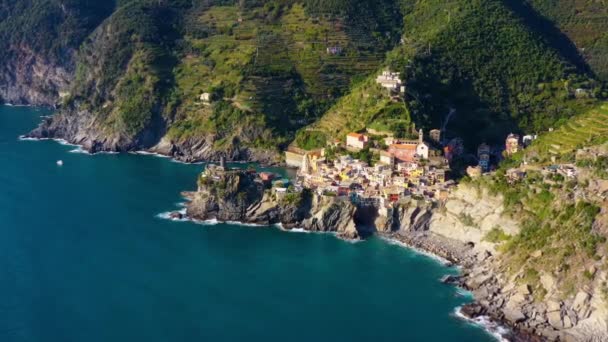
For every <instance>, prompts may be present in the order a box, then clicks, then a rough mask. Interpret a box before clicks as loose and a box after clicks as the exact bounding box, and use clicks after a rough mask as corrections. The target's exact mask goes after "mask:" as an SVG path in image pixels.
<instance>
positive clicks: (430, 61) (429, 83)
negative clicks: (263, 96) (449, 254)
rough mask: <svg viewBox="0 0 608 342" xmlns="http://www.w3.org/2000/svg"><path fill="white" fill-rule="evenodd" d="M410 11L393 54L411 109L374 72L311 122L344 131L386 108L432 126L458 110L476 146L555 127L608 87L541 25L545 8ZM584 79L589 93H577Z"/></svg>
mask: <svg viewBox="0 0 608 342" xmlns="http://www.w3.org/2000/svg"><path fill="white" fill-rule="evenodd" d="M528 10H532V9H530V8H528ZM404 11H405V17H404V23H405V28H404V30H405V32H404V40H405V41H404V44H403V45H401V46H398V47H397V48H395V49H394V50H393V51H392V52H391V53H390V54H389V56H388V59H387V64H388V65H389V66H390V68H391V69H393V70H396V71H400V72H401V74H402V75H403V78H404V80H405V83H406V96H405V101H404V103H403V106H402V108H401V109H400V110H397V111H396V110H395V107H396V106H398V105H399V103H394V102H392V101H390V99H389V98H388V96H386V95H385V94H383V93H382V92H381V91H380V88H379V87H377V86H376V88H374V87H375V86H374V85H373V81H372V79H373V77H371V78H370V79H369V80H368V81H367V83H365V85H364V86H360V87H355V88H354V89H353V90H352V92H351V93H350V94H349V95H347V97H345V98H344V99H343V100H342V101H340V102H338V104H336V105H335V106H334V107H332V108H331V109H330V110H329V111H328V112H327V113H326V114H325V116H324V117H323V118H322V119H321V120H320V122H319V123H317V124H314V125H313V126H312V127H311V128H310V129H312V130H321V131H323V132H325V133H326V134H330V135H334V134H338V135H340V134H343V133H344V131H347V130H350V129H354V128H360V127H364V126H367V125H371V124H374V123H375V124H377V123H378V119H379V118H381V117H384V116H385V115H383V113H385V112H390V113H393V114H392V119H399V120H400V121H402V122H407V121H410V120H411V121H412V122H415V123H416V124H417V126H418V127H425V128H427V129H428V128H431V127H441V126H442V125H443V124H444V120H445V118H446V116H447V113H449V112H450V111H452V110H455V115H453V116H452V120H451V121H450V123H449V125H448V126H447V127H446V129H447V132H448V134H450V135H459V136H467V142H468V143H469V144H470V146H475V145H476V144H477V143H479V142H481V141H487V142H498V141H500V140H501V139H502V138H503V137H504V136H505V135H506V134H508V133H509V132H511V131H528V132H534V131H540V130H543V129H546V128H548V127H551V126H555V125H557V124H558V122H560V120H561V121H562V122H563V121H565V120H567V119H568V118H570V117H572V116H574V115H576V114H577V113H580V112H583V111H585V110H586V109H588V108H591V107H593V106H594V103H595V101H596V100H595V99H596V98H598V97H603V96H605V95H606V94H605V93H603V92H602V90H601V89H602V85H601V82H600V81H598V80H596V79H594V77H593V75H592V74H591V73H588V72H587V69H588V68H587V66H586V65H585V64H584V62H581V61H580V57H577V56H578V55H577V52H576V51H574V52H573V51H572V50H568V49H565V48H562V47H563V46H569V44H571V43H570V42H569V41H568V40H567V38H565V37H564V36H558V37H555V36H553V33H552V32H545V31H541V30H539V29H538V28H537V27H536V25H535V24H533V23H531V22H530V20H529V19H530V18H529V17H530V16H535V15H536V14H534V13H531V12H529V13H527V14H526V15H525V16H524V15H523V14H522V13H521V11H522V9H521V8H518V7H517V8H515V6H512V4H511V3H509V4H507V2H502V1H491V0H475V1H466V2H464V1H450V2H448V3H447V4H446V3H445V2H443V1H427V2H424V3H420V2H411V3H410V2H406V6H405V10H404ZM581 63H582V64H581ZM578 88H582V89H584V90H585V91H587V92H588V94H589V96H586V97H578V98H577V97H576V96H575V91H576V89H578ZM383 95H384V96H383ZM368 96H369V98H368ZM386 107H391V109H390V110H387V109H386ZM384 126H386V125H384ZM472 132H474V134H472Z"/></svg>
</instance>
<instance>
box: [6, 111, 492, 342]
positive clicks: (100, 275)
mask: <svg viewBox="0 0 608 342" xmlns="http://www.w3.org/2000/svg"><path fill="white" fill-rule="evenodd" d="M42 114H45V113H44V112H42V111H37V110H35V109H31V108H14V107H0V166H1V171H0V294H2V296H1V298H2V300H1V301H0V341H3V342H12V341H45V342H46V341H61V342H68V341H243V340H248V341H473V342H476V341H492V340H493V338H492V337H491V336H489V335H488V334H486V333H485V332H484V331H483V330H482V329H480V328H478V327H476V326H472V325H470V324H468V323H466V322H463V321H461V320H459V319H458V318H456V317H454V316H453V312H454V309H455V308H456V307H457V306H459V305H461V304H462V303H464V302H465V301H466V299H464V298H462V297H461V296H459V295H458V293H457V290H456V289H454V288H452V287H448V286H446V285H443V284H441V283H440V282H439V281H438V279H440V278H441V276H443V275H445V274H447V273H449V272H454V270H450V269H447V268H445V267H443V266H442V265H440V264H438V263H436V262H435V261H433V260H432V259H430V258H428V257H426V256H422V255H419V254H416V253H414V252H412V251H409V250H407V249H404V248H401V247H398V246H394V245H390V244H388V243H386V242H384V241H381V240H378V239H371V240H368V241H365V242H361V243H348V242H344V241H341V240H338V239H336V238H334V237H332V236H329V235H320V234H302V233H299V234H298V233H286V232H281V231H279V230H277V229H274V228H251V227H239V226H233V225H224V224H222V225H215V226H203V225H197V224H193V223H183V222H171V221H167V220H163V219H160V218H158V217H157V214H159V213H161V212H164V211H167V210H172V209H175V208H176V203H177V202H179V201H180V191H182V190H185V189H194V187H195V178H196V175H197V173H198V172H200V169H201V166H200V165H183V164H178V163H174V162H171V161H170V160H167V159H163V158H158V157H153V156H137V155H128V154H125V155H95V156H89V155H85V154H78V153H70V151H71V150H73V149H74V147H71V146H64V145H60V144H58V143H56V142H53V141H41V142H32V141H18V139H17V137H18V136H19V135H20V134H23V133H25V132H27V131H29V130H30V129H31V128H33V127H35V125H36V124H37V123H38V121H39V120H40V118H39V117H40V115H42ZM59 159H61V160H63V161H64V166H63V167H59V166H57V165H56V161H57V160H59Z"/></svg>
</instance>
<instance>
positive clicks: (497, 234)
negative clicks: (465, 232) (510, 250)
mask: <svg viewBox="0 0 608 342" xmlns="http://www.w3.org/2000/svg"><path fill="white" fill-rule="evenodd" d="M510 238H511V236H510V235H509V234H507V233H505V232H504V231H503V230H502V228H500V227H498V226H497V227H494V228H492V230H490V231H489V232H488V233H487V234H486V236H485V237H484V240H485V241H488V242H492V243H502V242H505V241H508V240H509V239H510Z"/></svg>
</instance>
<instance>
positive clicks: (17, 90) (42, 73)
mask: <svg viewBox="0 0 608 342" xmlns="http://www.w3.org/2000/svg"><path fill="white" fill-rule="evenodd" d="M10 53H11V55H12V56H13V58H10V59H7V62H6V63H4V64H3V65H2V66H0V102H4V103H10V104H15V105H35V106H55V105H56V104H57V102H58V101H59V100H60V97H61V96H60V94H61V93H62V91H65V90H66V89H67V88H68V85H69V83H70V81H71V80H72V76H73V65H72V63H71V62H67V63H64V64H63V65H59V64H57V63H56V62H52V61H51V60H50V59H49V58H47V57H46V56H44V55H42V54H38V53H35V52H34V51H32V50H31V49H29V48H28V47H27V46H25V45H21V46H13V47H11V48H10ZM72 57H73V51H66V52H65V59H66V60H68V61H70V60H72Z"/></svg>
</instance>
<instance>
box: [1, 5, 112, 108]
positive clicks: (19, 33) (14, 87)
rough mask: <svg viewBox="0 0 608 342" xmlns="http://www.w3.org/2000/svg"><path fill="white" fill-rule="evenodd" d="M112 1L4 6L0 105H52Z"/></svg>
mask: <svg viewBox="0 0 608 342" xmlns="http://www.w3.org/2000/svg"><path fill="white" fill-rule="evenodd" d="M113 9H114V1H102V2H89V1H82V0H69V1H60V0H23V1H11V0H2V1H0V102H10V103H16V104H38V105H53V104H55V103H56V102H57V99H58V97H59V93H60V92H61V91H62V90H65V88H67V87H68V86H69V83H70V81H71V78H72V75H73V72H74V67H75V55H76V51H77V50H78V48H79V46H80V44H81V43H82V42H83V41H84V39H85V38H86V37H87V36H88V35H89V34H90V33H91V32H92V31H93V30H94V29H95V28H96V27H97V26H98V25H99V24H100V23H101V21H102V20H104V18H106V17H107V16H108V15H110V14H111V13H112V11H113Z"/></svg>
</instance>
